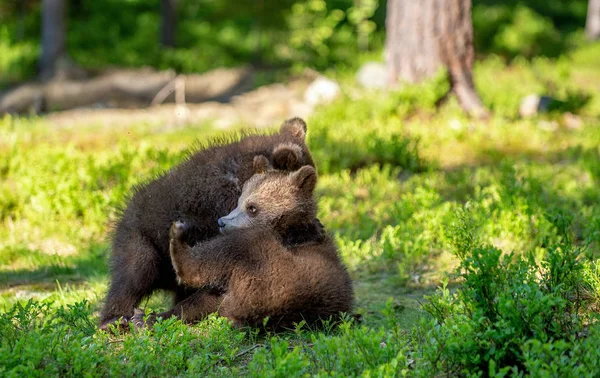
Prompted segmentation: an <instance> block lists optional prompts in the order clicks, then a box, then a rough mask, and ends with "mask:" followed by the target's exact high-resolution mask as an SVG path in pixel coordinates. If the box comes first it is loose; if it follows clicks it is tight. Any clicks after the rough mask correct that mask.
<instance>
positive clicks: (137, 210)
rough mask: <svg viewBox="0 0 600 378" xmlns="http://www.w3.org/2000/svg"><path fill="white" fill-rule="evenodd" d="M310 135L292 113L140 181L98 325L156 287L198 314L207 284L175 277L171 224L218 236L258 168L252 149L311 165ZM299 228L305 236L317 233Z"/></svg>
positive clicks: (287, 165) (284, 162)
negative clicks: (261, 131) (196, 285)
mask: <svg viewBox="0 0 600 378" xmlns="http://www.w3.org/2000/svg"><path fill="white" fill-rule="evenodd" d="M305 136H306V124H305V123H304V121H302V120H301V119H299V118H294V119H291V120H288V121H286V122H285V123H284V124H283V125H282V126H281V128H280V131H279V132H278V133H275V134H272V135H251V134H248V135H245V136H244V137H242V138H241V139H239V140H238V141H233V142H231V141H221V142H219V141H216V142H214V143H212V145H211V146H210V148H205V149H201V150H199V151H197V152H196V153H194V154H192V155H190V156H189V157H188V159H187V160H186V161H185V162H183V163H182V164H180V165H179V166H177V167H174V168H173V169H171V170H170V171H169V172H167V173H166V174H164V175H162V176H161V177H158V178H157V179H156V180H154V181H151V182H149V183H147V184H145V185H141V186H139V187H138V188H136V189H135V191H134V194H133V196H132V197H131V199H130V200H129V203H128V205H127V207H126V208H125V209H124V211H123V212H122V214H121V217H120V219H119V221H118V222H117V224H116V227H115V230H114V234H113V239H112V256H111V274H112V280H111V284H110V289H109V292H108V294H107V297H106V303H105V306H104V308H103V310H102V313H101V316H100V328H102V329H106V328H107V327H108V326H109V325H110V324H112V323H115V322H116V321H117V320H119V319H121V323H120V324H121V325H126V323H127V322H128V321H129V320H130V319H131V316H133V314H134V308H135V307H137V306H138V305H139V303H140V302H141V300H142V299H143V298H144V297H146V296H148V295H150V294H152V292H153V291H155V290H159V289H162V290H168V291H172V292H174V293H175V308H174V310H175V311H176V312H179V313H185V314H186V319H188V320H190V321H193V320H195V319H200V318H201V317H202V316H203V315H204V310H203V308H202V306H203V305H204V296H205V294H206V290H201V291H199V290H197V289H193V288H186V287H184V286H182V285H179V284H178V283H177V281H176V279H175V273H174V271H173V267H172V265H171V259H170V257H169V229H170V227H171V225H172V223H173V222H174V221H176V220H178V219H179V220H184V221H185V222H186V225H187V230H186V233H185V237H186V242H187V243H189V244H191V245H194V244H195V243H198V242H204V241H206V240H209V239H210V238H213V237H215V236H217V235H219V228H218V224H217V219H218V218H219V217H220V216H221V215H223V214H227V213H229V212H230V211H231V210H233V209H234V208H235V207H236V201H237V199H238V198H239V196H240V194H241V192H242V186H243V184H244V183H245V182H246V181H247V180H248V179H249V178H250V177H251V176H252V175H253V174H254V172H253V161H254V157H255V156H258V155H263V156H266V157H267V158H268V159H269V161H270V162H271V163H272V164H273V166H274V167H275V168H276V169H280V170H284V171H293V170H297V169H299V168H300V167H301V166H304V165H310V166H313V165H314V163H313V161H312V157H311V155H310V152H309V151H308V148H307V146H306V143H305ZM300 234H301V235H300V238H303V237H305V236H308V237H312V235H310V234H309V233H306V232H305V233H304V234H302V233H300ZM303 235H304V236H303ZM197 306H200V307H199V308H197Z"/></svg>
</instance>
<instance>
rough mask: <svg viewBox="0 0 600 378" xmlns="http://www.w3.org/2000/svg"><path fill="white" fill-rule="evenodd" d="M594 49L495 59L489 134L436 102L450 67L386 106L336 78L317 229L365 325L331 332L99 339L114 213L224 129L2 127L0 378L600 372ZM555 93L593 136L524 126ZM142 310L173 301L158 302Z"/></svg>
mask: <svg viewBox="0 0 600 378" xmlns="http://www.w3.org/2000/svg"><path fill="white" fill-rule="evenodd" d="M330 4H333V3H328V4H327V5H328V7H329V5H330ZM332 8H334V7H333V5H332ZM335 9H337V8H335ZM142 13H143V12H142ZM546 17H547V15H546ZM203 27H204V26H203ZM232 35H234V36H235V34H232ZM599 47H600V45H590V46H586V47H583V48H580V49H578V50H576V51H574V52H573V53H572V54H570V55H564V56H563V57H561V58H560V59H558V60H550V59H548V58H542V57H536V58H533V59H531V60H524V59H515V60H514V61H513V62H512V63H511V64H510V65H507V64H506V63H505V62H504V61H503V60H502V59H500V58H497V57H493V58H487V59H485V60H484V61H482V62H481V63H480V64H478V65H476V71H475V81H476V83H477V84H478V85H479V89H480V93H481V95H482V97H483V98H484V101H485V102H486V104H488V105H489V106H490V107H492V108H493V109H494V110H495V114H494V115H493V116H492V118H491V119H490V120H488V121H486V122H484V123H478V122H474V121H472V120H469V119H467V118H465V117H464V116H463V115H462V113H461V111H460V109H459V107H458V105H457V104H456V102H455V101H454V100H450V101H448V102H446V103H444V104H443V105H441V106H440V107H437V106H436V103H437V102H438V100H439V98H440V96H441V94H442V93H443V92H444V90H445V89H447V87H445V85H447V81H446V80H444V79H445V78H444V75H445V73H443V72H441V73H440V76H439V78H436V79H435V80H433V81H431V82H429V83H427V84H425V85H423V86H410V87H405V88H399V89H398V90H397V91H394V92H391V93H378V92H375V91H373V92H371V91H360V90H358V89H356V88H354V87H353V86H352V85H348V84H347V83H344V82H343V80H342V86H343V89H344V92H345V93H346V94H347V95H346V96H344V97H343V98H341V99H340V100H338V101H336V102H334V103H332V104H331V105H328V106H324V107H321V108H319V109H318V110H317V112H316V113H315V114H314V115H313V116H312V117H311V118H310V119H309V120H308V125H309V126H308V133H309V135H308V142H309V146H310V149H311V151H312V152H313V155H314V158H315V161H316V164H317V169H318V172H319V184H318V186H317V197H318V200H319V215H318V216H319V219H320V220H321V221H322V222H323V224H324V225H326V227H327V229H328V230H329V231H330V232H331V233H332V234H333V236H334V238H335V240H336V242H337V244H338V246H339V250H340V254H341V256H342V257H343V259H344V261H345V262H346V263H347V265H348V267H349V270H350V273H351V275H352V277H353V279H354V282H355V290H356V293H357V299H356V312H358V313H360V314H362V317H363V321H362V323H360V324H356V323H354V322H350V321H348V320H347V319H346V321H344V322H342V323H341V324H340V325H339V326H338V327H334V326H333V325H332V324H331V323H329V324H328V325H327V326H325V327H324V328H323V329H321V330H314V329H308V328H307V327H306V325H298V326H297V327H295V329H294V330H292V331H290V332H284V333H279V334H266V335H265V334H259V333H257V332H256V331H250V330H239V329H234V328H232V327H231V325H230V324H229V323H228V322H227V321H226V320H225V319H222V318H218V317H216V316H214V315H213V316H211V317H209V318H208V319H206V320H204V321H202V322H200V323H199V324H197V325H195V326H192V327H189V326H185V325H182V324H181V323H179V322H177V321H174V320H166V321H162V322H159V323H157V324H156V325H155V326H154V327H153V329H152V330H145V331H139V332H133V333H130V334H126V335H112V334H105V333H101V332H99V331H97V330H96V329H95V326H96V322H97V313H98V310H99V308H100V306H101V304H102V300H103V298H104V295H105V293H106V289H107V280H108V267H107V256H108V250H109V243H108V240H109V231H110V226H111V224H112V223H113V222H114V220H115V219H116V217H117V214H118V211H119V210H118V209H119V208H120V207H121V205H122V203H123V202H124V200H125V199H126V198H127V196H128V194H129V193H130V191H131V190H132V188H134V187H135V185H136V184H138V183H140V182H144V181H146V180H150V179H152V178H153V177H154V176H155V175H157V174H159V173H160V172H163V171H165V170H167V169H169V168H170V167H172V166H174V165H176V164H177V163H178V162H180V161H181V160H182V159H184V156H185V154H186V150H187V148H189V147H190V146H193V145H194V141H195V140H196V139H200V140H201V141H204V140H206V139H207V138H210V137H211V136H214V135H215V131H214V130H213V129H212V127H210V125H207V124H200V125H187V126H186V127H181V128H163V127H160V126H150V125H139V124H134V125H128V124H123V125H119V127H118V128H111V127H106V126H104V125H102V124H100V125H91V124H90V125H78V126H76V127H72V128H67V127H59V126H54V125H52V124H51V123H50V122H51V121H50V119H45V118H35V117H31V118H28V117H9V116H6V117H4V118H2V119H1V120H0V154H1V155H2V156H3V157H4V159H0V361H2V364H0V375H2V376H8V377H13V376H30V375H31V376H41V375H44V376H81V375H86V374H88V375H93V376H134V375H135V376H243V375H254V376H259V375H260V376H263V375H266V376H291V377H295V376H319V377H328V376H365V377H367V376H371V377H375V376H386V377H387V376H404V375H414V376H440V375H450V376H457V375H458V376H461V375H465V376H477V375H483V376H485V375H500V376H501V375H502V374H505V373H506V375H511V374H515V375H519V374H520V375H527V374H529V375H532V376H553V375H554V376H570V375H577V376H585V375H586V374H589V373H590V372H592V373H593V372H595V371H597V369H598V366H597V361H598V352H597V348H596V345H597V344H598V342H599V341H600V337H599V334H600V331H599V329H598V323H597V320H596V319H597V312H598V311H599V307H598V303H600V302H599V301H600V262H599V260H598V256H599V255H600V215H599V214H600V207H599V204H600V190H599V188H600V185H599V184H600V149H599V146H600V132H599V129H598V127H597V119H598V116H600V102H599V100H598V99H599V96H598V95H597V91H596V90H595V88H596V87H597V85H598V82H600V75H598V67H599V66H600V61H599V58H600V54H598V51H599V50H598V49H599ZM363 58H364V57H361V58H360V59H363ZM547 90H552V91H554V92H552V93H553V95H554V96H556V98H558V99H559V100H560V101H563V102H565V103H569V94H570V93H571V94H577V93H583V94H585V95H586V96H588V97H589V99H588V101H587V102H586V103H585V104H583V105H582V106H581V108H579V109H577V112H578V113H579V115H580V117H581V118H580V120H581V127H580V128H575V129H569V128H567V127H565V125H563V123H562V121H561V118H562V117H563V114H562V113H561V112H562V111H563V110H564V109H566V108H563V109H560V110H555V111H553V112H551V113H550V114H547V115H540V116H539V117H535V118H532V119H525V120H524V119H515V113H516V109H517V107H518V101H519V99H520V97H522V96H523V95H527V94H529V93H532V92H538V91H547ZM573 108H575V105H569V109H573ZM542 122H557V124H558V126H557V128H556V129H555V130H553V131H548V130H547V129H544V128H543V127H540V125H541V124H542ZM227 132H229V131H227ZM220 133H222V131H221V132H220ZM448 272H454V273H453V274H451V275H450V276H448V274H447V273H448ZM444 282H447V284H446V285H445V286H444V284H443V283H444ZM440 283H442V289H440V291H439V292H438V293H437V294H434V295H433V296H430V299H429V301H427V300H425V301H424V300H423V299H422V298H423V296H424V295H428V294H432V290H431V289H430V288H431V287H432V286H437V285H440ZM389 297H394V299H392V300H388V298H389ZM30 300H31V301H30ZM420 303H425V309H426V310H427V311H428V313H427V312H425V310H424V309H422V308H421V305H420ZM141 306H142V307H144V308H145V309H146V310H147V311H152V310H154V311H162V310H163V309H165V308H167V307H169V306H171V302H170V298H168V297H167V296H165V295H160V294H157V295H155V296H153V297H152V298H150V299H149V300H148V301H147V302H145V301H144V302H143V303H142V304H141ZM517 370H518V371H517ZM571 372H572V374H571Z"/></svg>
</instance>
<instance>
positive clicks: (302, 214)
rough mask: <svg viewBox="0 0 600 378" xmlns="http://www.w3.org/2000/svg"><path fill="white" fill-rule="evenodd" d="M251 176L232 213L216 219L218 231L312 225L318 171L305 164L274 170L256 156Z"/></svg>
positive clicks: (280, 228)
mask: <svg viewBox="0 0 600 378" xmlns="http://www.w3.org/2000/svg"><path fill="white" fill-rule="evenodd" d="M253 169H254V175H253V176H252V177H251V178H250V179H249V180H248V181H246V183H245V184H244V187H243V188H242V194H241V195H240V197H239V199H238V203H237V207H236V208H235V209H233V211H232V212H231V213H229V214H227V215H225V216H224V217H222V218H219V220H218V223H219V230H220V231H221V233H223V234H226V233H229V232H232V231H235V230H239V229H243V228H249V227H261V228H269V229H275V230H278V229H279V230H284V229H288V228H289V227H291V226H293V225H299V224H312V222H313V221H314V219H315V217H316V203H315V200H314V198H313V191H314V189H315V185H316V183H317V172H316V171H315V169H314V168H313V167H312V166H310V165H304V166H302V167H301V168H300V169H298V170H297V171H294V172H285V171H280V170H274V169H273V168H272V166H271V165H270V163H269V161H268V160H267V158H265V157H264V156H262V155H259V156H256V157H255V158H254V163H253Z"/></svg>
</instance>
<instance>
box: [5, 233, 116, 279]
mask: <svg viewBox="0 0 600 378" xmlns="http://www.w3.org/2000/svg"><path fill="white" fill-rule="evenodd" d="M107 250H108V248H107V247H106V245H102V244H94V245H91V246H90V247H89V249H88V250H87V251H85V252H82V253H81V255H80V256H73V257H61V256H50V258H47V259H46V261H45V263H42V264H40V265H39V266H36V267H35V268H31V269H29V268H17V269H6V268H3V269H2V270H0V289H6V288H11V287H15V286H21V285H32V284H34V285H44V284H48V283H54V282H56V281H57V280H58V281H60V282H79V281H88V280H90V278H93V277H99V276H104V275H106V274H107V273H108V266H107V260H108V259H107ZM17 253H23V254H32V255H35V254H36V253H37V252H34V251H30V250H28V249H26V248H23V249H22V250H19V251H18V252H17Z"/></svg>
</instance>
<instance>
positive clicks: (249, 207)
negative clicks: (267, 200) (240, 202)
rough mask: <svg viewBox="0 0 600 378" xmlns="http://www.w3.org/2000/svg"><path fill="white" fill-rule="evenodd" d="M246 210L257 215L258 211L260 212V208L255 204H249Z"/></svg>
mask: <svg viewBox="0 0 600 378" xmlns="http://www.w3.org/2000/svg"><path fill="white" fill-rule="evenodd" d="M246 211H247V212H248V213H249V214H250V215H256V213H257V212H258V209H257V208H256V206H255V205H248V206H246Z"/></svg>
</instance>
